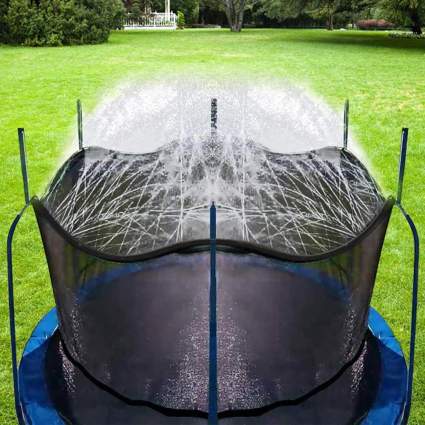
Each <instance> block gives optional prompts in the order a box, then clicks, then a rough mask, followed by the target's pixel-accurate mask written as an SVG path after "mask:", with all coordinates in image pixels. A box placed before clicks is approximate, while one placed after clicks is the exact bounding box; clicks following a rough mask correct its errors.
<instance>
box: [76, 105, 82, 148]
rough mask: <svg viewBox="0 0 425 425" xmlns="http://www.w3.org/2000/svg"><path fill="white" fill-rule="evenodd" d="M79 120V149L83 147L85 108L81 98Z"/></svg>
mask: <svg viewBox="0 0 425 425" xmlns="http://www.w3.org/2000/svg"><path fill="white" fill-rule="evenodd" d="M77 121H78V149H79V150H82V149H83V108H82V106H81V100H80V99H78V100H77Z"/></svg>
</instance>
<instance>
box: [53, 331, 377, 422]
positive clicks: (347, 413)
mask: <svg viewBox="0 0 425 425" xmlns="http://www.w3.org/2000/svg"><path fill="white" fill-rule="evenodd" d="M111 343H112V342H111ZM45 367H46V380H47V385H48V390H49V394H50V397H51V399H52V402H53V404H54V406H55V408H56V409H57V411H58V412H59V413H60V415H61V416H62V418H63V419H64V421H65V422H66V423H70V424H73V425H136V424H137V425H142V424H152V425H197V424H207V422H208V419H207V414H206V413H204V412H197V411H195V410H192V411H188V410H186V411H185V410H173V409H166V408H162V407H159V406H156V405H154V404H150V403H145V402H130V401H129V400H126V399H124V398H123V397H122V396H119V395H118V394H113V393H112V392H111V391H110V390H109V389H108V388H106V387H104V386H102V385H101V384H99V383H98V382H95V381H94V380H93V378H91V377H90V376H89V375H88V374H87V373H85V372H84V371H83V370H82V369H80V368H79V367H78V366H77V365H76V364H75V363H73V362H71V361H70V360H69V357H68V356H67V354H66V351H65V349H64V347H63V344H62V342H61V339H60V334H59V332H58V331H56V332H55V334H54V335H53V337H52V338H51V340H50V343H49V347H48V350H47V354H46V365H45ZM123 367H125V364H123ZM380 372H381V364H380V353H379V346H378V342H377V340H376V338H375V337H373V336H372V334H371V333H370V332H368V333H367V335H366V338H365V341H364V343H363V345H362V347H361V350H360V351H359V353H358V355H357V356H356V358H355V359H354V361H353V362H352V363H350V364H349V365H347V366H346V367H345V368H344V369H343V370H341V371H340V372H339V373H338V374H337V375H336V376H335V377H334V378H333V379H331V380H330V381H329V382H327V383H326V384H324V385H322V386H320V387H318V388H316V389H315V390H314V391H312V392H311V393H309V394H307V395H306V396H304V397H302V398H300V399H298V400H294V401H284V400H282V401H279V402H277V403H274V404H273V405H270V406H265V407H263V408H261V409H252V410H239V411H236V410H233V411H232V410H227V411H225V412H222V413H221V414H220V421H219V422H220V424H223V425H233V424H237V425H251V424H252V425H254V424H255V425H285V424H289V425H344V424H347V425H348V424H350V425H352V424H357V423H359V422H360V421H361V420H362V419H363V418H364V417H365V416H366V415H367V413H368V411H369V409H370V407H371V405H372V403H373V401H374V400H375V396H376V393H377V391H378V386H379V381H380ZM133 379H137V377H136V376H133Z"/></svg>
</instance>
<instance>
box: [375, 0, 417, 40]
mask: <svg viewBox="0 0 425 425" xmlns="http://www.w3.org/2000/svg"><path fill="white" fill-rule="evenodd" d="M380 4H381V6H382V8H383V10H384V11H385V13H386V14H387V17H388V18H389V19H390V20H392V21H394V22H395V23H397V24H400V25H408V26H410V27H411V28H412V31H413V32H414V33H415V34H419V35H420V34H422V25H424V23H425V0H382V1H381V3H380Z"/></svg>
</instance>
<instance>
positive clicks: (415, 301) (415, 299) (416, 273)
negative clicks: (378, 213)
mask: <svg viewBox="0 0 425 425" xmlns="http://www.w3.org/2000/svg"><path fill="white" fill-rule="evenodd" d="M398 207H399V209H400V211H401V212H402V214H403V216H404V217H405V219H406V220H407V223H408V224H409V226H410V229H411V231H412V235H413V248H414V260H413V288H412V307H411V308H412V312H411V319H410V347H409V373H408V377H407V390H406V404H405V408H404V415H403V423H404V424H407V422H408V419H409V416H410V408H411V405H412V395H413V373H414V367H415V348H416V325H417V315H418V290H419V234H418V231H417V229H416V226H415V223H414V222H413V220H412V219H411V218H410V216H409V214H407V213H406V211H405V210H404V209H403V207H402V206H401V205H398Z"/></svg>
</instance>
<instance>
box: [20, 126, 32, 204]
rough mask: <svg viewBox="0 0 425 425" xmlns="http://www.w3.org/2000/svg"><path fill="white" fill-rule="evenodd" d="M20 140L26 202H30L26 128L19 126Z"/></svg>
mask: <svg viewBox="0 0 425 425" xmlns="http://www.w3.org/2000/svg"><path fill="white" fill-rule="evenodd" d="M18 140H19V155H20V158H21V171H22V180H23V183H24V196H25V204H28V203H29V202H30V195H29V188H28V172H27V154H26V149H25V130H24V129H23V128H18Z"/></svg>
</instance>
